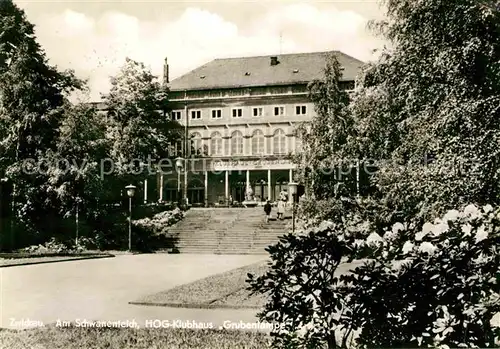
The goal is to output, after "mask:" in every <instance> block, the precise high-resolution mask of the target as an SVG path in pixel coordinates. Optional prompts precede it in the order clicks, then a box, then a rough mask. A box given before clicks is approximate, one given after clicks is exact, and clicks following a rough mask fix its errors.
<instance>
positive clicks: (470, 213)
mask: <svg viewBox="0 0 500 349" xmlns="http://www.w3.org/2000/svg"><path fill="white" fill-rule="evenodd" d="M464 214H465V216H466V217H470V218H472V219H474V218H478V217H479V216H481V212H480V211H479V209H478V208H477V207H476V205H473V204H470V205H468V206H467V207H465V208H464Z"/></svg>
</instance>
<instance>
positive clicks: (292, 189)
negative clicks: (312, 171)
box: [288, 182, 298, 233]
mask: <svg viewBox="0 0 500 349" xmlns="http://www.w3.org/2000/svg"><path fill="white" fill-rule="evenodd" d="M297 186H298V184H297V183H294V182H290V183H288V188H289V192H290V195H291V196H292V233H295V196H296V195H297Z"/></svg>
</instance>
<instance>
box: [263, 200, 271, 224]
mask: <svg viewBox="0 0 500 349" xmlns="http://www.w3.org/2000/svg"><path fill="white" fill-rule="evenodd" d="M264 212H265V213H266V223H269V217H270V216H271V203H270V202H269V200H267V201H266V204H265V205H264Z"/></svg>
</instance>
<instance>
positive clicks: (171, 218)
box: [132, 208, 184, 251]
mask: <svg viewBox="0 0 500 349" xmlns="http://www.w3.org/2000/svg"><path fill="white" fill-rule="evenodd" d="M183 218H184V212H183V211H182V210H180V209H178V208H176V209H174V210H172V211H164V212H160V213H157V214H155V215H154V216H153V217H151V218H142V219H138V220H133V221H132V226H133V228H134V238H135V239H136V241H135V243H134V246H135V247H136V248H137V249H140V250H144V251H150V250H153V249H155V248H166V247H170V246H169V245H170V244H171V241H170V237H169V236H168V228H169V227H171V226H172V225H174V224H175V223H177V222H179V221H180V220H181V219H183Z"/></svg>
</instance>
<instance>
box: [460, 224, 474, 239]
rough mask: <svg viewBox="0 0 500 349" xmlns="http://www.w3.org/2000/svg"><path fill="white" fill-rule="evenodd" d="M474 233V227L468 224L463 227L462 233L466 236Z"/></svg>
mask: <svg viewBox="0 0 500 349" xmlns="http://www.w3.org/2000/svg"><path fill="white" fill-rule="evenodd" d="M471 231H472V226H471V225H470V224H469V223H467V224H464V225H462V233H464V235H465V236H469V235H470V233H471Z"/></svg>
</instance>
